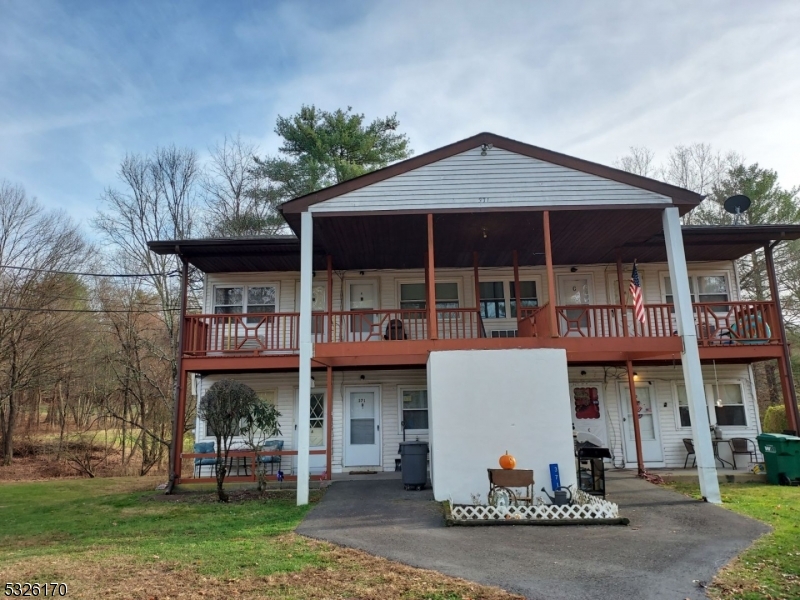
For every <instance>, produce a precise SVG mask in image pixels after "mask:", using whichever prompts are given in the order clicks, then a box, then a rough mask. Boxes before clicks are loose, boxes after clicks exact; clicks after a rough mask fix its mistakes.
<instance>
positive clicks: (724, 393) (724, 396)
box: [712, 383, 747, 427]
mask: <svg viewBox="0 0 800 600" xmlns="http://www.w3.org/2000/svg"><path fill="white" fill-rule="evenodd" d="M712 388H713V390H714V392H715V393H714V412H716V414H717V425H720V426H726V425H727V426H740V427H744V426H747V417H746V415H745V410H744V397H743V394H742V386H741V385H739V384H738V383H720V384H719V385H714V386H712Z"/></svg>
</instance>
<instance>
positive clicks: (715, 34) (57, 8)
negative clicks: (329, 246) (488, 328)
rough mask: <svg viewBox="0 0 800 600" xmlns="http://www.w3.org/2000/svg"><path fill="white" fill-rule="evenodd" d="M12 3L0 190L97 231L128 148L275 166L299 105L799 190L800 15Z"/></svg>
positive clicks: (6, 0)
mask: <svg viewBox="0 0 800 600" xmlns="http://www.w3.org/2000/svg"><path fill="white" fill-rule="evenodd" d="M640 4H645V3H640V2H633V1H630V2H628V1H604V2H568V1H567V2H512V1H504V2H486V1H485V0H482V1H478V2H472V1H458V2H444V1H442V2H438V1H431V0H428V1H426V2H422V1H416V0H408V1H404V2H388V1H387V2H321V1H319V2H308V3H305V2H266V1H264V2H250V1H242V0H229V1H225V2H220V1H214V2H212V1H185V2H168V1H166V0H161V1H158V2H145V1H138V2H107V1H100V0H96V1H94V2H91V1H88V0H85V1H80V2H74V1H73V2H69V1H65V2H51V1H46V0H0V90H2V93H0V178H5V179H8V180H11V181H13V182H15V183H20V184H22V185H24V186H25V188H26V189H27V190H28V192H29V193H30V194H32V195H34V196H36V197H38V198H39V200H40V201H42V202H43V203H44V204H46V205H47V206H51V207H61V208H63V209H65V210H66V211H67V212H68V213H69V214H71V215H73V216H74V217H75V218H76V219H77V220H79V221H81V222H83V223H86V227H87V230H88V219H90V218H91V216H92V215H93V214H94V212H95V210H96V208H97V206H98V199H99V196H100V194H101V193H102V191H103V189H104V188H105V187H107V186H115V185H117V180H116V169H117V166H118V164H119V162H120V160H121V158H122V157H123V156H124V154H125V153H126V152H138V153H144V152H149V151H150V150H152V149H153V148H155V147H156V146H159V145H167V144H172V143H174V144H176V145H178V146H186V147H191V148H194V149H196V150H197V151H198V152H199V153H200V155H201V156H202V157H204V156H206V155H207V149H208V147H209V146H211V145H213V144H215V143H217V142H219V141H221V140H222V138H223V137H224V136H225V135H226V134H237V133H240V134H241V135H242V137H244V138H246V139H247V140H248V141H251V142H254V143H257V144H258V145H259V146H260V147H261V149H262V150H263V152H264V153H271V152H274V151H275V149H276V148H277V146H278V139H277V138H276V136H275V134H274V133H273V131H272V130H273V127H274V123H275V118H276V116H277V115H279V114H281V115H289V114H292V113H293V112H295V111H296V110H297V109H298V108H299V107H300V105H301V104H303V103H307V104H312V103H313V104H316V105H317V106H320V107H322V108H326V109H335V108H338V107H345V106H348V105H351V106H353V107H354V108H355V109H356V110H357V111H359V112H364V113H366V115H367V117H369V118H372V117H376V116H385V115H387V114H391V113H394V112H397V113H398V117H399V119H400V122H401V127H402V130H403V131H405V132H406V133H408V135H409V137H410V138H411V143H412V148H413V149H414V150H415V152H417V153H420V152H424V151H427V150H430V149H432V148H435V147H438V146H440V145H443V144H446V143H450V142H453V141H456V140H458V139H461V138H464V137H466V136H469V135H472V134H474V133H477V132H479V131H487V130H488V131H492V132H495V133H498V134H501V135H506V136H509V137H513V138H516V139H519V140H522V141H526V142H530V143H533V144H536V145H539V146H544V147H546V148H551V149H553V150H558V151H561V152H566V153H568V154H573V155H576V156H580V157H583V158H587V159H590V160H595V161H598V162H603V163H606V164H611V163H613V161H614V160H615V159H616V158H617V157H619V156H621V155H622V154H624V153H625V152H626V151H627V149H628V147H629V146H632V145H638V146H648V147H650V148H651V149H652V150H654V151H655V152H656V158H657V159H658V158H663V157H665V155H666V154H667V152H668V151H669V149H670V148H672V147H673V146H675V145H676V144H688V143H693V142H709V143H711V144H713V145H714V146H715V147H716V148H718V149H720V150H724V151H728V150H733V151H737V152H740V153H742V154H744V155H745V157H746V158H747V159H748V160H750V161H753V162H756V161H757V162H759V163H761V164H762V165H763V166H769V167H771V168H774V169H776V170H778V172H779V173H780V175H781V180H782V182H783V183H784V185H799V184H800V166H798V165H800V102H798V99H800V36H798V35H797V32H798V31H800V2H794V1H785V2H779V1H772V2H746V1H743V0H742V1H727V0H726V1H719V2H713V1H709V2H702V3H699V2H696V1H694V0H692V1H683V0H671V1H670V2H665V3H653V2H651V3H646V4H647V5H648V6H646V7H641V6H640Z"/></svg>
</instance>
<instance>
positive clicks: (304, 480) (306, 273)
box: [297, 211, 330, 506]
mask: <svg viewBox="0 0 800 600" xmlns="http://www.w3.org/2000/svg"><path fill="white" fill-rule="evenodd" d="M313 233H314V231H313V220H312V217H311V213H310V212H308V211H306V212H304V213H301V214H300V338H299V346H300V366H299V377H300V381H299V385H298V387H299V392H298V395H299V401H298V408H297V505H298V506H303V505H304V504H308V477H309V472H308V444H309V439H308V438H309V431H308V427H309V422H310V419H311V357H312V354H313V343H312V341H311V280H312V277H313V266H314V265H313V260H312V257H313V248H314V244H313V240H314V235H313ZM328 402H330V399H328Z"/></svg>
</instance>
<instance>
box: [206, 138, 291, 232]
mask: <svg viewBox="0 0 800 600" xmlns="http://www.w3.org/2000/svg"><path fill="white" fill-rule="evenodd" d="M210 152H211V160H210V162H209V164H208V168H207V171H206V173H205V174H204V176H203V177H202V180H201V185H202V189H203V197H204V200H205V205H206V209H207V212H206V227H207V229H208V233H209V234H210V235H212V236H221V237H232V236H246V235H263V234H273V233H276V232H278V231H279V230H280V229H281V227H282V226H283V219H282V218H281V216H280V215H279V214H278V213H277V211H276V209H275V203H274V202H270V201H269V200H268V198H269V196H270V195H269V194H268V193H267V191H268V190H269V187H270V183H269V181H267V180H265V179H264V178H263V177H262V176H261V175H260V170H259V169H258V163H257V161H256V158H255V157H256V155H257V154H258V153H259V149H258V147H257V146H255V145H253V144H248V143H247V142H244V141H243V140H242V138H241V136H239V135H237V136H236V137H228V136H225V140H224V141H223V142H222V144H217V145H216V146H214V147H213V148H211V149H210Z"/></svg>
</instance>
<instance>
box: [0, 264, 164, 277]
mask: <svg viewBox="0 0 800 600" xmlns="http://www.w3.org/2000/svg"><path fill="white" fill-rule="evenodd" d="M0 269H17V270H20V271H33V272H34V273H54V274H56V275H79V276H84V277H176V276H179V275H180V271H168V272H166V273H83V272H80V271H56V270H53V269H34V268H32V267H16V266H14V265H0Z"/></svg>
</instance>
